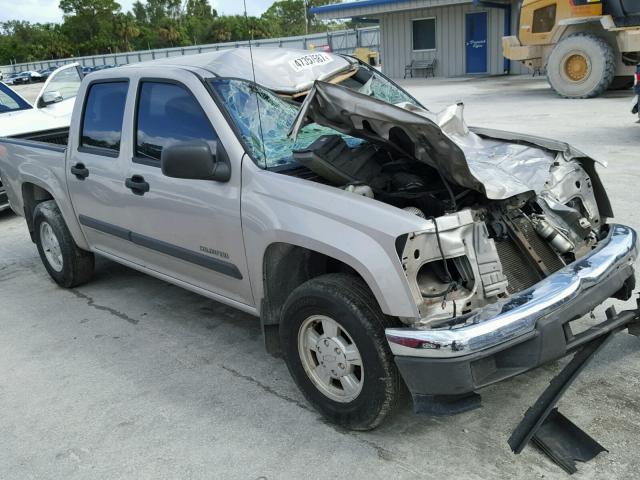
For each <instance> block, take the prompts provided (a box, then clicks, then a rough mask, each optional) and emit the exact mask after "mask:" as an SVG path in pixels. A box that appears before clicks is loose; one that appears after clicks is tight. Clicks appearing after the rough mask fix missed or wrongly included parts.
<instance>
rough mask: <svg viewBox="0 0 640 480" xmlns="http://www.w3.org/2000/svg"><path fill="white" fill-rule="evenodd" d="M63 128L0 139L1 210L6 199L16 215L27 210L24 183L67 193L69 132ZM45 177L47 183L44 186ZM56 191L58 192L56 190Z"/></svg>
mask: <svg viewBox="0 0 640 480" xmlns="http://www.w3.org/2000/svg"><path fill="white" fill-rule="evenodd" d="M68 132H69V130H68V129H64V130H63V131H62V130H56V131H49V132H40V133H35V134H30V135H29V136H28V137H29V138H25V137H26V136H25V137H22V138H16V137H10V138H9V137H6V138H0V177H1V178H2V180H1V181H2V183H1V184H0V209H2V208H3V206H5V207H6V199H7V197H8V201H9V203H10V204H11V208H12V209H13V210H14V212H16V213H17V214H20V215H22V214H23V212H24V205H23V201H24V199H23V195H22V192H23V185H25V184H28V185H33V186H35V187H40V188H44V189H46V190H47V191H49V192H51V194H52V195H54V197H55V196H56V193H60V194H62V196H63V197H64V194H65V193H66V178H65V151H66V149H67V146H66V143H65V144H60V143H59V142H62V141H63V140H64V141H65V142H66V139H67V137H68V135H69V133H68ZM42 179H46V181H47V183H48V185H41V183H42ZM54 192H55V193H54Z"/></svg>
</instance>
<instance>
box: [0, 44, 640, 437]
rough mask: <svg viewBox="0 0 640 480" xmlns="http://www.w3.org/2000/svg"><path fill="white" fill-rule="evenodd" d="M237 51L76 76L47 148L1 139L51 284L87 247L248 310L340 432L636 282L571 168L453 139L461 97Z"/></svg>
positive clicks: (341, 62)
mask: <svg viewBox="0 0 640 480" xmlns="http://www.w3.org/2000/svg"><path fill="white" fill-rule="evenodd" d="M253 59H254V60H253V62H252V60H251V55H250V52H249V51H248V50H246V49H236V50H228V51H220V52H213V53H207V54H202V55H193V56H186V57H179V58H171V59H162V60H157V61H154V62H150V63H142V64H137V65H131V66H127V67H122V68H114V69H110V70H105V71H100V72H96V73H92V74H91V75H89V76H87V77H86V78H85V79H84V80H83V82H82V85H81V87H80V91H79V94H78V98H77V101H76V103H75V107H74V110H73V114H72V120H71V126H70V128H69V130H68V132H67V137H68V138H67V140H68V141H67V145H66V146H62V145H56V144H53V143H47V138H46V135H42V134H41V135H39V137H38V141H34V140H31V139H28V138H20V139H17V138H3V139H1V140H0V172H1V174H2V179H3V181H4V182H5V187H6V189H7V194H8V199H9V202H10V205H11V207H12V208H13V210H14V211H15V212H16V213H18V214H20V215H24V217H25V219H26V224H27V227H28V228H29V231H30V233H31V237H32V239H33V241H34V242H35V244H36V245H37V248H38V251H39V253H40V256H41V258H42V262H43V264H44V266H45V268H46V270H47V271H48V273H49V274H50V275H51V277H52V278H53V280H55V281H56V282H57V283H58V284H59V285H60V286H61V287H65V288H73V287H76V286H78V285H80V284H82V283H84V282H88V281H89V280H90V279H91V276H92V273H93V269H94V255H102V256H105V257H107V258H109V259H112V260H114V261H116V262H119V263H122V264H124V265H127V266H129V267H131V268H135V269H138V270H140V271H143V272H146V273H148V274H149V275H152V276H155V277H158V278H161V279H163V280H165V281H168V282H172V283H175V284H176V285H179V286H182V287H184V288H186V289H189V290H192V291H194V292H197V293H199V294H202V295H205V296H207V297H209V298H211V299H213V300H216V301H219V302H223V303H225V304H227V305H230V306H232V307H235V308H238V309H241V310H243V311H245V312H249V313H251V314H253V315H255V316H257V317H259V318H260V321H261V324H262V328H263V332H264V337H265V344H266V346H267V349H268V351H269V352H271V353H274V354H278V355H282V356H283V357H284V359H285V361H286V362H287V365H288V367H289V370H290V372H291V375H292V377H293V379H294V380H295V382H296V383H297V385H298V386H299V387H300V389H301V390H302V391H303V392H304V394H305V396H306V397H307V398H308V400H309V402H310V403H311V404H312V405H314V406H315V407H316V408H317V409H318V410H319V411H320V412H322V413H323V414H324V415H325V416H326V417H327V418H328V419H329V420H331V421H333V422H336V423H338V424H340V425H343V426H346V427H348V428H354V429H370V428H373V427H375V426H377V425H378V424H380V422H382V420H383V419H384V418H385V417H386V416H387V415H388V414H389V412H391V411H392V409H393V407H394V405H395V404H396V401H397V400H398V397H399V395H400V392H401V390H402V388H403V386H402V385H403V384H404V385H406V387H408V389H409V391H410V392H411V394H412V398H413V402H414V406H415V408H416V410H417V411H422V412H432V413H442V412H447V413H454V412H458V411H463V410H465V409H468V408H472V407H474V406H477V405H478V402H477V399H478V398H479V397H478V396H477V395H476V394H475V392H477V391H478V390H480V389H482V387H485V386H486V385H490V384H492V383H494V382H498V381H502V380H506V379H508V378H509V377H512V376H514V375H517V374H519V373H522V372H525V371H527V370H529V369H532V368H534V367H536V366H538V365H541V364H542V363H545V362H548V361H550V360H553V359H557V358H559V357H562V356H564V355H567V354H569V353H571V352H573V351H575V350H576V349H577V348H578V347H580V346H581V345H583V344H585V342H588V341H590V340H592V339H593V338H596V337H598V336H600V335H604V334H607V333H609V332H610V331H611V330H612V329H613V328H614V327H615V328H619V327H620V322H618V323H615V322H616V318H615V316H613V317H611V318H606V319H602V320H601V321H600V322H599V323H597V324H596V325H594V326H593V327H591V328H590V329H588V330H586V331H578V330H573V328H572V327H573V322H574V321H575V320H577V319H578V318H580V317H581V316H582V315H584V314H586V313H588V312H590V311H591V310H592V309H593V308H594V307H596V306H597V305H600V304H602V303H603V302H605V301H606V300H607V299H609V298H611V297H615V298H620V299H628V298H629V297H630V295H631V292H632V289H633V287H634V279H635V277H634V272H633V262H634V260H635V258H636V254H637V245H636V233H635V232H634V231H633V230H632V229H631V228H629V227H626V226H624V225H620V224H614V223H610V222H609V220H610V219H611V218H612V217H613V212H612V210H611V206H610V204H609V200H608V199H607V195H606V192H605V189H604V187H603V185H602V182H601V181H600V179H599V177H598V174H597V173H596V162H595V161H594V160H593V159H591V158H589V157H588V156H587V155H585V154H583V153H581V152H579V151H578V150H576V149H574V148H572V147H570V146H569V145H567V144H565V143H562V142H558V141H553V140H548V139H543V138H537V137H531V136H526V135H520V134H514V133H508V132H500V131H493V130H487V129H481V128H469V127H467V126H466V124H465V123H464V119H463V115H462V113H463V108H462V105H452V106H451V107H450V108H447V109H445V110H444V111H443V112H440V113H438V114H435V113H433V112H430V111H429V110H427V109H426V108H425V107H424V106H422V105H421V104H420V102H418V101H417V100H416V99H415V98H413V97H412V96H411V95H410V94H408V93H407V92H406V91H404V90H403V89H402V88H400V87H399V86H397V85H396V84H395V83H393V82H392V81H391V80H389V79H387V78H386V77H384V76H383V75H382V74H381V73H380V72H378V71H377V70H374V69H372V68H370V67H369V66H368V65H366V64H363V63H361V62H359V61H358V60H357V59H355V58H352V57H347V56H340V55H334V54H330V53H324V52H322V53H317V52H316V53H314V52H308V51H295V50H283V49H267V48H260V49H259V50H258V49H256V50H255V51H254V52H253ZM56 134H57V135H59V132H56ZM56 138H59V137H56ZM175 314H176V315H179V314H180V312H175ZM625 318H626V317H625ZM635 318H636V315H635V313H634V314H633V319H634V320H635ZM612 322H613V323H612ZM211 388H220V386H216V385H212V386H211Z"/></svg>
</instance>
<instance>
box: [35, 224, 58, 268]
mask: <svg viewBox="0 0 640 480" xmlns="http://www.w3.org/2000/svg"><path fill="white" fill-rule="evenodd" d="M40 243H41V244H42V250H43V251H44V256H45V257H46V259H47V262H49V265H50V266H51V268H53V269H54V270H55V271H56V272H61V271H62V266H63V261H62V250H61V249H60V242H58V237H56V234H55V233H53V228H51V225H49V224H48V223H47V222H42V223H41V224H40Z"/></svg>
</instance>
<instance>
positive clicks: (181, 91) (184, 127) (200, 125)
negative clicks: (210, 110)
mask: <svg viewBox="0 0 640 480" xmlns="http://www.w3.org/2000/svg"><path fill="white" fill-rule="evenodd" d="M136 119H137V122H136V151H135V158H134V161H135V162H138V163H144V164H147V165H152V166H159V165H160V156H161V155H162V149H163V148H165V147H166V146H168V145H171V144H173V143H177V142H185V141H191V140H204V141H207V142H213V141H216V140H217V139H218V136H217V135H216V132H215V131H214V129H213V127H212V126H211V122H209V119H208V118H207V116H206V115H205V113H204V110H202V107H201V106H200V104H199V103H198V101H197V100H196V99H195V98H194V96H193V95H192V94H191V92H190V91H189V90H188V89H187V88H185V87H184V86H182V85H178V84H175V83H162V82H151V81H143V82H142V83H141V85H140V90H139V94H138V109H137V115H136Z"/></svg>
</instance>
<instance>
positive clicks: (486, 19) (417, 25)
mask: <svg viewBox="0 0 640 480" xmlns="http://www.w3.org/2000/svg"><path fill="white" fill-rule="evenodd" d="M311 12H312V13H313V14H315V15H316V16H317V17H318V18H321V19H326V20H329V19H354V20H365V21H369V22H378V23H379V24H380V51H381V52H380V53H381V62H382V70H383V72H384V73H385V74H387V75H389V76H390V77H393V78H402V77H404V76H405V75H406V76H411V75H412V76H414V77H416V76H427V75H431V74H432V75H434V76H444V77H454V76H462V75H483V74H484V75H499V74H503V73H525V72H526V71H527V70H526V67H524V66H522V65H521V64H520V63H519V62H509V61H508V60H506V59H505V58H504V57H503V56H502V37H503V36H505V35H510V34H511V32H512V30H513V29H515V28H517V23H516V22H517V18H516V17H517V3H516V2H515V1H512V0H503V1H502V2H500V1H499V0H495V1H483V0H358V1H354V2H346V3H337V4H332V5H324V6H320V7H314V8H312V9H311Z"/></svg>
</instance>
